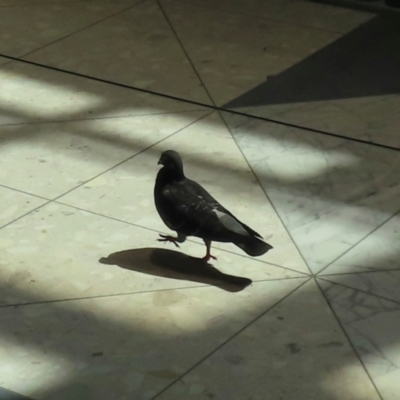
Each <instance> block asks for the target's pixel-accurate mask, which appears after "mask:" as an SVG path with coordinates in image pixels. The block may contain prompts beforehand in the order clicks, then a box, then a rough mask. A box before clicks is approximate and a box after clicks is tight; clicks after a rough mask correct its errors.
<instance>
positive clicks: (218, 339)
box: [0, 279, 304, 400]
mask: <svg viewBox="0 0 400 400" xmlns="http://www.w3.org/2000/svg"><path fill="white" fill-rule="evenodd" d="M303 282H304V280H303V279H299V280H282V281H274V282H260V283H256V284H254V285H253V286H251V287H250V288H248V289H247V290H245V291H243V292H240V293H235V294H232V293H227V292H223V291H220V290H217V289H215V288H208V287H204V288H197V289H183V290H167V291H161V292H154V293H143V294H135V295H127V296H115V297H107V298H96V299H89V300H80V301H68V302H58V303H48V304H37V305H31V306H21V307H18V308H13V307H9V308H0V319H1V321H2V335H1V338H0V341H1V343H2V346H1V353H2V354H1V358H2V363H1V365H0V376H1V380H2V383H3V384H4V385H6V386H7V387H8V388H10V389H12V390H14V391H17V392H19V393H21V394H26V395H30V396H32V397H33V398H34V399H35V400H48V399H78V398H84V399H85V400H109V399H123V400H127V399H133V398H134V399H143V400H145V399H151V398H152V397H153V396H154V395H155V394H156V393H157V392H158V391H160V390H161V389H163V388H164V387H165V386H166V385H167V384H168V383H170V382H172V381H173V380H175V379H176V378H177V377H179V376H180V375H181V374H182V373H184V372H185V371H186V370H187V369H188V368H190V367H191V366H192V365H194V364H195V363H196V362H198V361H199V360H200V359H202V358H203V357H204V356H205V355H206V354H208V353H210V352H211V351H213V350H214V349H215V348H216V347H218V346H219V345H221V344H222V343H223V342H225V341H226V340H227V339H229V338H230V337H231V336H232V335H234V334H235V333H236V332H237V331H238V330H240V329H241V328H243V327H244V326H245V325H246V324H248V323H250V322H251V321H252V320H254V319H255V318H257V317H258V316H259V315H260V314H261V313H263V312H264V311H265V310H266V309H268V308H269V307H271V306H273V305H274V304H275V303H276V302H277V301H279V300H280V299H281V297H282V296H285V295H287V294H288V293H290V292H291V291H292V290H294V289H295V288H296V287H297V286H298V285H300V284H301V283H303ZM23 293H24V295H25V296H26V297H27V299H28V298H29V300H31V301H32V300H33V299H34V298H35V299H36V300H44V299H46V297H45V296H43V294H42V295H35V296H32V293H31V292H30V291H29V290H26V291H24V292H23Z"/></svg>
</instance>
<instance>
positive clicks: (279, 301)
mask: <svg viewBox="0 0 400 400" xmlns="http://www.w3.org/2000/svg"><path fill="white" fill-rule="evenodd" d="M310 280H311V278H310V279H307V280H305V282H303V283H302V284H300V285H299V286H297V287H296V288H295V289H293V290H291V291H290V292H289V293H288V294H286V295H285V296H284V297H282V298H281V299H280V300H278V301H277V302H276V303H274V304H273V305H271V306H270V307H268V308H267V309H266V310H265V311H263V312H262V313H261V314H260V315H259V316H257V317H256V318H254V319H253V320H252V321H250V322H249V323H247V324H246V325H245V326H244V327H242V328H241V329H239V330H238V331H237V332H236V333H234V334H233V335H232V336H231V337H229V338H228V339H226V340H225V341H224V342H223V343H221V344H220V345H218V346H217V347H216V348H215V349H214V350H212V351H211V352H209V353H208V354H207V355H206V356H205V357H203V358H201V359H200V360H199V361H198V362H197V363H195V364H194V365H192V366H191V367H190V368H189V369H188V370H187V371H186V372H184V373H183V374H182V375H180V376H179V377H178V378H176V379H174V380H173V381H172V382H170V383H169V384H168V385H167V386H165V387H164V388H163V389H161V390H160V391H159V392H158V393H157V394H156V395H155V396H154V397H152V398H151V400H155V399H156V398H157V397H159V396H160V395H161V394H163V393H164V392H165V391H167V390H168V389H169V388H170V387H172V386H173V385H175V384H176V383H177V382H178V381H180V380H181V379H182V378H183V377H185V376H186V375H187V374H189V373H190V372H191V371H193V370H194V369H195V368H196V367H197V366H199V365H200V364H201V363H203V362H204V361H205V360H206V359H207V358H209V357H211V356H212V355H213V354H215V353H216V352H217V351H218V350H220V349H221V348H222V347H224V346H225V345H226V344H227V343H228V342H230V341H231V340H233V339H235V338H236V337H237V336H238V335H240V334H241V333H242V332H243V331H244V330H246V329H247V328H248V327H249V326H250V325H253V324H254V323H255V322H257V321H258V320H259V319H261V318H262V317H263V316H264V315H265V314H267V313H268V312H269V311H270V310H272V309H273V308H275V307H276V306H278V305H279V304H281V303H282V302H283V301H284V300H286V299H287V298H288V297H289V296H291V295H292V294H293V293H295V292H296V291H298V290H299V289H300V288H301V287H303V286H304V285H305V284H306V283H307V282H309V281H310Z"/></svg>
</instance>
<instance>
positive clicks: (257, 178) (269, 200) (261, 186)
mask: <svg viewBox="0 0 400 400" xmlns="http://www.w3.org/2000/svg"><path fill="white" fill-rule="evenodd" d="M219 114H220V118H221V120H222V121H223V123H224V124H225V126H226V128H227V130H228V132H229V133H230V135H231V137H232V139H233V141H234V142H235V143H236V146H237V148H238V149H239V151H240V153H241V154H242V157H243V158H244V160H245V161H246V163H247V165H248V167H249V168H250V170H251V172H252V173H253V176H254V177H255V179H256V180H257V183H258V186H259V187H260V188H261V190H262V191H263V193H264V196H265V197H266V198H267V200H268V202H269V203H270V205H271V207H272V209H273V210H274V212H275V214H276V216H277V217H278V218H279V220H280V222H281V224H282V226H283V227H284V229H285V231H286V233H287V234H288V236H289V238H290V240H291V241H292V243H293V244H294V246H295V247H296V249H297V251H298V252H299V255H300V257H301V258H302V260H303V261H304V264H305V265H306V266H307V268H308V270H309V271H310V275H312V276H313V275H314V273H313V271H312V270H311V268H310V266H309V265H308V263H307V261H306V259H305V257H304V255H303V253H302V252H301V250H300V248H299V247H298V246H297V243H296V242H295V240H294V239H293V237H292V234H291V233H290V231H289V229H288V228H287V226H286V225H285V223H284V222H283V220H282V218H281V216H280V214H279V213H278V210H277V209H276V207H275V205H274V203H273V202H272V201H271V199H270V198H269V196H268V194H267V191H266V190H265V189H264V186H263V185H262V184H261V181H260V179H259V177H258V175H257V174H256V173H255V171H254V169H253V167H252V166H251V164H250V162H249V161H248V159H247V157H246V155H245V154H244V152H243V150H242V148H241V147H240V145H239V143H238V142H237V141H236V138H235V135H234V134H233V133H232V131H231V129H230V127H229V126H228V124H227V122H226V121H225V119H224V117H223V115H222V113H221V112H220V113H219Z"/></svg>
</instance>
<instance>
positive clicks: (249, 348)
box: [159, 281, 379, 400]
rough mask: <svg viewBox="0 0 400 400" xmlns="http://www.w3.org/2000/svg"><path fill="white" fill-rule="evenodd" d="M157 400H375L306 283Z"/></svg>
mask: <svg viewBox="0 0 400 400" xmlns="http://www.w3.org/2000/svg"><path fill="white" fill-rule="evenodd" d="M311 310H312V311H311ZM288 377H290V383H289V382H288ZM159 398H160V400H186V399H196V400H208V399H210V398H211V399H214V398H215V399H222V398H229V399H232V400H242V399H247V398H249V399H254V400H276V399H285V400H297V399H303V398H304V399H305V398H307V399H310V400H328V399H329V400H330V399H341V400H367V399H368V400H378V399H379V395H378V393H377V392H376V391H375V389H374V387H373V386H372V384H371V382H370V380H369V378H368V375H367V374H366V373H365V371H364V369H363V368H362V366H361V364H360V362H359V360H358V359H357V357H356V355H355V354H354V352H353V351H352V349H351V347H350V345H349V344H348V342H347V340H346V337H345V335H344V334H343V332H342V331H341V329H340V327H339V325H338V323H337V321H336V319H335V318H334V317H333V315H332V312H331V311H330V309H329V307H328V306H327V304H326V301H325V299H324V298H323V297H322V296H321V293H320V291H319V289H318V288H317V287H316V285H315V283H314V282H313V281H310V282H309V283H307V284H306V285H305V286H303V287H302V288H300V289H299V290H297V291H296V292H294V293H293V294H291V295H290V296H289V297H288V298H286V299H284V300H283V301H282V302H281V303H279V304H278V305H277V306H275V307H274V308H273V309H272V310H270V311H269V312H268V313H266V314H265V315H264V316H262V317H261V318H260V319H259V320H257V321H256V322H254V323H253V324H252V325H251V326H250V327H248V328H246V329H245V330H244V331H243V332H241V333H239V335H238V336H236V337H235V338H234V339H232V340H231V341H230V342H228V343H227V344H225V345H224V346H223V347H222V348H221V349H219V350H218V351H217V352H215V353H214V354H212V355H211V356H210V357H209V358H207V359H206V360H205V361H203V362H202V363H201V364H200V365H198V366H197V367H196V368H194V369H193V370H192V371H190V372H189V373H188V374H187V375H186V376H184V377H183V378H181V379H180V380H179V381H178V382H177V383H176V384H174V385H173V386H172V387H171V388H169V389H167V391H166V392H165V393H164V394H163V395H161V396H160V397H159Z"/></svg>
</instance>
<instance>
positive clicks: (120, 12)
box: [18, 0, 147, 59]
mask: <svg viewBox="0 0 400 400" xmlns="http://www.w3.org/2000/svg"><path fill="white" fill-rule="evenodd" d="M145 1H147V0H140V1H138V2H137V3H135V4H130V5H129V6H128V7H125V8H124V9H122V10H119V11H117V12H115V13H114V14H111V15H108V16H107V17H105V18H101V19H99V20H98V21H96V22H93V23H92V24H89V25H87V26H85V27H83V28H81V29H78V30H77V31H74V32H71V33H69V34H67V35H65V36H63V37H60V38H58V39H56V40H54V41H52V42H50V43H47V44H45V45H44V46H42V47H38V48H37V49H35V50H31V51H28V52H27V53H25V54H22V55H20V56H19V57H18V58H19V59H21V58H22V57H26V56H29V55H31V54H33V53H36V52H37V51H39V50H43V49H45V48H46V47H49V46H51V45H53V44H55V43H58V42H60V41H61V40H64V39H67V38H69V37H71V36H74V35H76V34H77V33H80V32H83V31H84V30H86V29H88V28H91V27H93V26H95V25H98V24H100V23H102V22H104V21H107V20H108V19H110V18H113V17H115V16H116V15H118V14H122V13H123V12H125V11H127V10H129V9H131V8H134V7H136V6H137V5H139V4H142V3H144V2H145ZM66 4H68V3H66ZM104 4H107V3H104Z"/></svg>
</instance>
